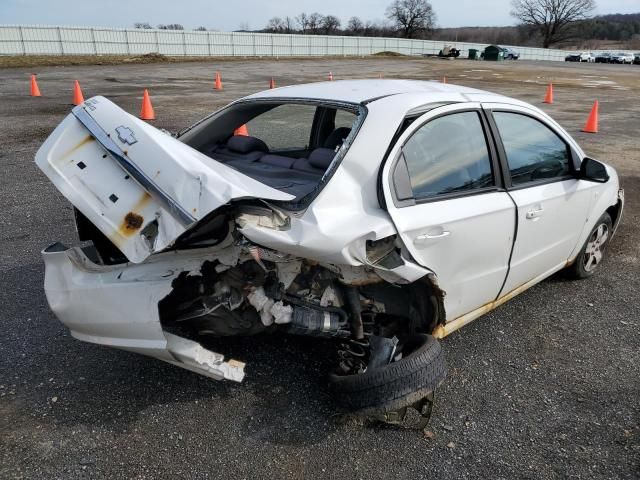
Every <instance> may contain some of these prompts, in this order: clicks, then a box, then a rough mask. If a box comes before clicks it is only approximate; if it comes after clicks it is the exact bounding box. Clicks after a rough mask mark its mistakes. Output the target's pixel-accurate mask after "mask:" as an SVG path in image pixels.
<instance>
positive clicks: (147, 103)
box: [140, 88, 156, 120]
mask: <svg viewBox="0 0 640 480" xmlns="http://www.w3.org/2000/svg"><path fill="white" fill-rule="evenodd" d="M140 118H141V119H142V120H155V119H156V112H154V111H153V105H151V98H149V92H148V91H147V89H146V88H145V89H144V95H143V96H142V109H141V110H140Z"/></svg>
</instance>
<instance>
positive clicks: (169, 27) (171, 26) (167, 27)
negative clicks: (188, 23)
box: [158, 23, 184, 30]
mask: <svg viewBox="0 0 640 480" xmlns="http://www.w3.org/2000/svg"><path fill="white" fill-rule="evenodd" d="M158 28H159V29H160V30H184V27H183V26H182V25H180V24H179V23H170V24H168V25H163V24H160V25H158Z"/></svg>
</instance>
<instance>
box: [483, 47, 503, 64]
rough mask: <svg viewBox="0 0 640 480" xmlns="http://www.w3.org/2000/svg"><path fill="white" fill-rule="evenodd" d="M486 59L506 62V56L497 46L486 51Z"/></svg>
mask: <svg viewBox="0 0 640 480" xmlns="http://www.w3.org/2000/svg"><path fill="white" fill-rule="evenodd" d="M484 59H485V60H493V61H494V62H497V61H500V60H504V55H503V54H502V48H500V47H499V46H497V45H489V46H488V47H487V48H485V49H484Z"/></svg>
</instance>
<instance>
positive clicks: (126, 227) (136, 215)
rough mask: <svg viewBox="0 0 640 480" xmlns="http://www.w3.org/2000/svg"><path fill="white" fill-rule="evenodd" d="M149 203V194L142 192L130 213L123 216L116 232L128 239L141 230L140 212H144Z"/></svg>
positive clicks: (141, 218) (142, 219)
mask: <svg viewBox="0 0 640 480" xmlns="http://www.w3.org/2000/svg"><path fill="white" fill-rule="evenodd" d="M150 201H151V195H149V192H144V193H143V194H142V197H140V200H138V202H137V203H136V204H135V205H134V206H133V208H132V209H131V211H130V212H129V213H127V214H126V215H125V216H124V220H123V221H122V223H121V224H120V227H119V228H118V232H119V233H120V234H121V235H123V236H125V237H130V236H131V235H133V234H134V233H136V232H137V231H138V230H140V228H142V225H143V224H144V217H143V216H142V215H140V212H141V211H143V210H144V208H145V207H146V206H147V204H148V203H149V202H150Z"/></svg>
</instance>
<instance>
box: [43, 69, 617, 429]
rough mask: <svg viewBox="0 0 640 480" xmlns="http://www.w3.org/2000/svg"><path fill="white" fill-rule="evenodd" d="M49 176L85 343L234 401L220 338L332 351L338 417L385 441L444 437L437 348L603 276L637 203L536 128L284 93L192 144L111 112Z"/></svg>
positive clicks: (245, 106) (419, 104) (322, 89)
mask: <svg viewBox="0 0 640 480" xmlns="http://www.w3.org/2000/svg"><path fill="white" fill-rule="evenodd" d="M240 127H244V128H242V130H239V129H240ZM240 132H242V133H240ZM36 163H37V165H38V167H39V168H40V169H41V170H42V171H43V173H44V174H45V175H46V176H47V177H48V178H49V179H50V180H51V182H52V183H53V184H54V185H55V186H56V187H57V188H58V189H59V190H60V192H61V194H62V195H64V196H65V197H66V199H67V200H68V201H69V202H70V203H71V204H72V205H73V212H74V216H75V224H76V231H77V234H78V237H79V240H80V241H81V243H79V244H76V245H75V246H71V247H68V246H65V245H63V244H61V243H58V242H56V243H54V244H52V245H51V246H49V247H47V248H45V249H44V251H43V252H42V253H43V258H44V263H45V277H44V289H45V293H46V296H47V300H48V302H49V305H50V307H51V309H52V310H53V312H54V313H55V315H56V316H57V317H58V318H59V319H60V321H61V322H62V323H64V324H65V325H66V326H67V327H68V328H69V330H70V332H71V335H72V336H73V337H75V338H77V339H79V340H84V341H86V342H91V343H94V344H99V345H106V346H110V347H115V348H121V349H124V350H128V351H133V352H137V353H141V354H145V355H148V356H151V357H154V358H157V359H159V360H163V361H165V362H168V363H170V364H172V365H176V366H179V367H182V368H185V369H187V370H190V371H193V372H197V373H200V374H202V375H205V376H208V377H212V378H214V379H218V380H220V379H230V380H234V381H241V380H242V379H243V377H244V375H245V372H244V366H245V364H244V363H243V362H242V361H238V360H233V359H231V360H225V357H224V356H223V355H222V354H220V353H216V352H214V351H211V350H210V349H209V348H211V347H210V345H211V343H207V342H206V339H207V338H211V337H218V338H219V340H218V342H223V341H224V339H225V338H227V337H229V336H241V335H245V336H253V335H255V337H254V342H255V348H260V342H261V341H263V338H264V337H262V336H260V335H259V334H270V335H304V336H307V337H308V338H310V339H316V340H318V341H319V340H320V339H324V340H323V341H324V342H334V344H335V349H326V348H322V349H318V350H317V351H318V352H324V353H330V354H332V355H335V357H334V358H333V359H332V366H333V368H331V373H330V375H329V383H330V385H331V391H332V392H333V394H334V396H335V398H336V401H337V402H339V403H341V404H343V405H344V407H345V408H347V409H350V410H354V411H356V412H359V413H361V414H362V415H364V416H367V417H373V418H376V419H381V420H386V421H392V419H393V418H395V419H396V420H397V419H398V417H402V416H403V415H404V412H405V411H406V407H408V406H412V407H414V408H417V409H418V410H419V411H421V412H422V413H423V417H424V416H427V415H428V412H429V411H430V410H429V406H430V402H432V400H433V393H434V390H435V389H436V387H438V385H439V384H440V383H441V382H442V381H443V380H444V378H445V372H446V366H445V361H444V352H443V350H442V349H441V346H440V342H438V339H442V338H444V337H446V336H447V335H449V334H451V333H452V332H454V331H456V330H458V329H459V328H461V327H463V326H465V325H467V324H468V323H470V322H471V321H473V320H475V319H476V318H479V317H480V316H482V315H484V314H486V313H487V312H489V311H491V310H492V309H494V308H496V307H498V306H499V305H501V304H503V303H505V302H507V301H508V300H510V299H511V298H513V297H515V296H516V295H518V294H520V293H521V292H523V291H525V290H527V289H528V288H529V287H532V286H534V285H535V284H537V283H538V282H540V281H542V280H543V279H545V278H547V277H549V276H550V275H552V274H554V273H555V272H558V271H560V270H565V271H566V272H567V274H569V275H570V276H571V277H573V278H586V277H589V276H591V275H593V274H594V273H595V272H596V271H597V270H598V269H599V267H600V265H601V264H602V261H603V258H604V255H605V252H606V247H607V245H608V244H609V242H610V241H611V238H612V236H613V234H614V232H615V230H616V227H617V226H618V224H619V222H620V218H621V215H622V210H623V203H624V195H623V192H622V191H621V190H620V189H619V182H618V176H617V174H616V171H615V169H613V168H612V167H611V166H608V165H605V164H604V163H602V162H599V161H597V160H594V159H592V158H590V157H588V156H587V155H586V154H585V153H584V152H583V151H582V149H581V148H580V146H579V145H578V144H577V142H576V141H575V140H574V139H573V138H572V137H571V136H570V135H569V134H568V133H567V132H566V131H565V130H564V129H563V128H562V127H561V126H560V125H559V124H558V123H557V122H555V121H554V120H553V119H552V118H551V117H549V115H547V114H546V113H545V112H543V111H542V110H540V109H539V108H536V107H535V106H532V105H529V104H527V103H525V102H523V101H520V100H517V99H513V98H509V97H505V96H502V95H498V94H494V93H490V92H485V91H481V90H476V89H473V88H468V87H463V86H458V85H450V84H441V83H436V82H426V81H412V80H343V81H335V82H321V83H314V84H306V85H305V84H303V85H292V86H287V87H283V88H277V89H272V90H266V91H263V92H259V93H255V94H253V95H250V96H248V97H245V98H242V99H240V100H237V101H235V102H233V103H231V104H230V105H228V106H226V107H224V108H222V109H221V110H219V111H217V112H214V113H212V114H211V115H208V116H207V117H205V118H204V119H202V120H201V121H199V122H197V123H196V124H194V125H193V126H191V127H188V128H186V129H185V130H183V131H182V132H180V133H179V134H178V135H177V136H176V137H174V136H172V135H170V134H168V133H167V132H163V131H161V130H159V129H157V128H155V127H154V126H153V125H150V124H148V123H146V122H144V121H142V120H140V119H138V118H136V117H134V116H133V115H130V114H128V113H127V112H125V111H124V110H122V109H121V108H120V107H118V106H117V105H115V104H114V103H112V102H111V101H109V100H108V99H106V98H104V97H93V98H91V99H88V100H87V101H85V102H84V103H82V104H81V105H78V106H76V107H75V108H73V110H72V111H71V113H70V114H69V115H68V116H67V117H66V118H65V119H64V120H63V121H62V123H61V124H60V125H59V126H58V127H57V128H56V129H55V130H54V131H53V133H52V134H51V135H50V136H49V138H48V139H47V140H46V141H45V142H44V144H43V145H42V147H41V148H40V149H39V150H38V153H37V154H36ZM60 208H65V209H66V208H67V207H65V206H62V205H60ZM551 288H552V289H553V288H555V287H553V286H551ZM559 290H562V291H567V290H570V289H567V288H561V289H559ZM445 292H446V294H445ZM553 301H559V302H561V301H562V299H561V298H560V299H553V298H550V299H549V302H553ZM516 313H517V312H516ZM528 320H529V319H528V318H527V317H526V314H524V315H522V318H520V319H519V320H518V321H521V322H523V323H526V322H527V321H528ZM550 321H551V320H550ZM557 321H558V322H560V323H561V322H562V320H561V319H557ZM492 323H493V324H490V325H488V328H492V329H495V328H496V325H495V322H492ZM500 328H508V326H507V325H506V324H505V325H503V326H501V327H500ZM201 342H202V343H201ZM334 352H335V353H334ZM127 358H129V357H127ZM101 368H108V367H107V366H103V367H101ZM261 368H263V367H260V366H259V367H256V370H260V369H261ZM267 371H268V370H267ZM95 374H96V375H99V374H100V372H95ZM394 412H395V413H394Z"/></svg>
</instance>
